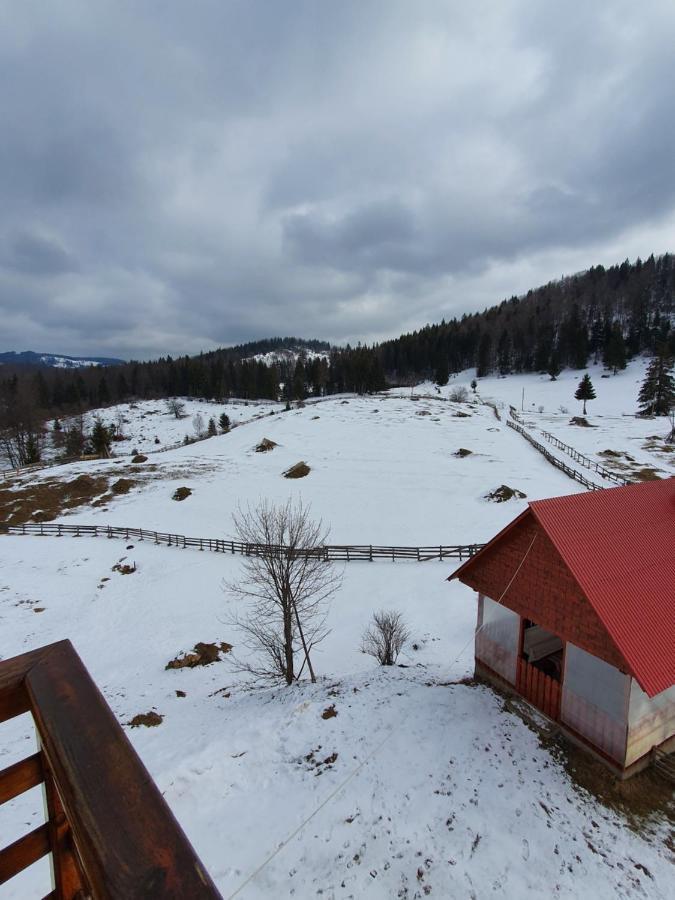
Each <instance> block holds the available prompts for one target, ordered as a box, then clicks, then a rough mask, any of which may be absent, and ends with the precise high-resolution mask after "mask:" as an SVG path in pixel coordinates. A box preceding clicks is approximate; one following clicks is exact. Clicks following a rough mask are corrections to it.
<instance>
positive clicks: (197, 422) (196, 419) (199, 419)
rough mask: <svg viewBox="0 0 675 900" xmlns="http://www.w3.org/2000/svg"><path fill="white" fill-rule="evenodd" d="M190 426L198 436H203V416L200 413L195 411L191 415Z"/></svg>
mask: <svg viewBox="0 0 675 900" xmlns="http://www.w3.org/2000/svg"><path fill="white" fill-rule="evenodd" d="M192 427H193V428H194V430H195V435H196V436H197V437H198V438H200V437H204V434H205V433H206V431H205V428H204V416H203V415H202V414H201V413H199V412H198V413H195V414H194V416H193V417H192Z"/></svg>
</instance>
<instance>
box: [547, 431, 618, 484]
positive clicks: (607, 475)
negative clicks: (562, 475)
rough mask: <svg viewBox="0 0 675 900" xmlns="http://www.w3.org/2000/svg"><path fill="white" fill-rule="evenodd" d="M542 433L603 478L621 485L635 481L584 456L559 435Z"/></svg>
mask: <svg viewBox="0 0 675 900" xmlns="http://www.w3.org/2000/svg"><path fill="white" fill-rule="evenodd" d="M541 433H542V435H543V437H544V438H545V439H546V440H547V441H548V443H549V444H553V446H554V447H558V448H559V449H560V450H563V451H564V452H565V453H566V454H567V455H568V456H571V457H572V459H573V460H574V461H575V462H578V463H579V464H580V465H582V466H583V467H584V468H585V469H590V470H591V471H593V472H597V473H598V475H599V476H600V477H601V478H604V479H606V480H607V481H613V482H614V483H615V484H621V485H625V484H632V483H633V482H632V481H630V480H629V479H628V478H624V477H623V476H622V475H617V474H616V472H610V471H609V469H606V468H605V467H604V466H603V465H601V464H600V463H599V462H597V461H596V460H594V459H590V458H589V457H588V456H584V454H583V453H579V451H578V450H575V449H574V447H570V445H569V444H566V443H565V442H564V441H561V440H559V439H558V438H557V437H554V435H552V434H551V433H550V432H548V431H542V432H541Z"/></svg>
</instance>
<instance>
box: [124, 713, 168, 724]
mask: <svg viewBox="0 0 675 900" xmlns="http://www.w3.org/2000/svg"><path fill="white" fill-rule="evenodd" d="M163 721H164V716H160V714H159V713H158V712H155V711H154V710H150V712H146V713H138V714H137V715H135V716H134V717H133V719H132V720H131V721H130V722H127V725H130V726H131V727H132V728H140V726H141V725H145V727H146V728H156V727H157V725H161V724H162V722H163Z"/></svg>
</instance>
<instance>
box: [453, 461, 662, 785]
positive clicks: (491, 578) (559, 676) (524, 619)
mask: <svg viewBox="0 0 675 900" xmlns="http://www.w3.org/2000/svg"><path fill="white" fill-rule="evenodd" d="M451 578H458V579H459V580H460V581H461V582H463V583H464V584H466V585H468V586H470V587H472V588H473V589H474V590H475V591H477V592H478V622H477V627H476V643H475V666H476V674H477V675H478V676H479V677H482V678H484V679H487V680H489V681H492V682H495V683H497V684H499V685H501V686H502V687H507V688H508V689H510V690H512V691H515V692H517V693H518V694H520V695H522V696H523V697H525V698H526V699H527V700H528V701H529V702H530V703H532V704H533V705H534V706H536V707H537V708H538V709H539V710H540V711H542V712H543V713H544V714H545V715H547V716H548V717H549V718H551V719H553V720H554V721H556V722H557V723H559V725H560V727H561V729H562V730H563V731H565V732H566V733H567V734H568V735H569V736H571V737H572V738H573V739H576V740H577V741H579V742H581V743H583V744H584V745H585V746H587V747H589V748H590V749H592V750H593V751H594V752H595V753H596V754H598V755H600V756H601V757H602V758H603V760H605V761H606V762H607V763H608V764H609V765H610V767H611V768H612V769H613V770H614V771H615V772H616V773H617V774H619V775H620V776H621V777H627V776H628V775H630V774H633V773H634V772H636V771H638V770H639V769H641V768H643V767H644V766H645V765H647V764H648V763H649V761H650V759H651V755H652V752H653V750H654V748H657V747H658V748H660V749H661V750H662V751H670V750H674V749H675V478H670V479H664V480H661V481H650V482H644V483H641V484H632V485H628V486H627V487H617V488H610V489H607V490H599V491H593V492H590V493H586V494H573V495H571V496H567V497H554V498H551V499H548V500H537V501H533V502H531V503H529V505H528V509H526V510H525V512H523V513H522V514H521V515H520V516H518V517H517V518H516V519H514V521H513V522H511V524H510V525H508V526H507V527H506V528H504V529H503V530H502V531H501V532H500V533H499V534H497V535H496V536H495V537H494V538H493V539H492V540H491V541H490V542H489V543H488V544H486V545H485V546H484V547H483V548H482V550H481V551H480V552H479V553H477V554H476V555H475V556H473V557H472V558H471V559H470V560H469V561H468V562H466V563H464V565H462V566H460V568H459V569H458V570H457V571H456V572H455V573H454V574H453V575H452V576H451Z"/></svg>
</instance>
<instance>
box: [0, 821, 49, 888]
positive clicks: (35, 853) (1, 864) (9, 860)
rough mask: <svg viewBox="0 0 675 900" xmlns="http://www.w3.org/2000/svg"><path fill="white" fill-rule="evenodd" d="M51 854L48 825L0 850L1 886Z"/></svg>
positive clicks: (41, 826)
mask: <svg viewBox="0 0 675 900" xmlns="http://www.w3.org/2000/svg"><path fill="white" fill-rule="evenodd" d="M47 853H49V831H48V828H47V824H46V823H45V824H44V825H40V826H39V827H38V828H35V829H34V830H33V831H30V832H29V833H28V834H24V835H23V837H20V838H19V839H18V840H17V841H14V843H13V844H10V845H9V847H5V848H4V849H3V850H0V884H4V883H5V882H6V881H9V879H10V878H13V877H14V876H15V875H18V874H19V872H23V870H24V869H27V868H28V866H32V865H33V863H34V862H37V860H38V859H42V857H43V856H46V854H47Z"/></svg>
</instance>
